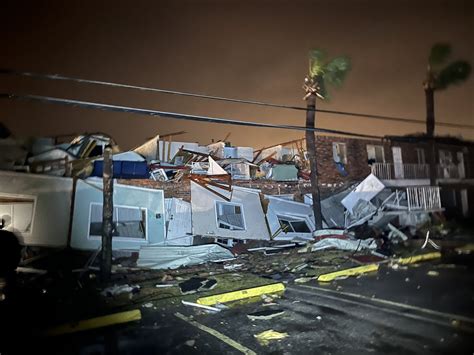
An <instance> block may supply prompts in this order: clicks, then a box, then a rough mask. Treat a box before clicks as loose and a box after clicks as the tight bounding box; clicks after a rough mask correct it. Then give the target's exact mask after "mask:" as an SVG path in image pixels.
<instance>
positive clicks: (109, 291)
mask: <svg viewBox="0 0 474 355" xmlns="http://www.w3.org/2000/svg"><path fill="white" fill-rule="evenodd" d="M138 292H140V286H139V285H131V286H130V285H128V284H125V285H114V286H112V287H107V288H106V289H104V290H103V291H102V292H101V293H100V294H101V295H102V296H106V297H115V296H118V295H120V294H122V293H129V294H130V295H133V294H136V293H138Z"/></svg>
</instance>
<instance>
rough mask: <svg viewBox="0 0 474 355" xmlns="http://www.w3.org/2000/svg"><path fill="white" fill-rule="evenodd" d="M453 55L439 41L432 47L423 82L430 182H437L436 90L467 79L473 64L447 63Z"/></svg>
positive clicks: (432, 183) (461, 61) (449, 49)
mask: <svg viewBox="0 0 474 355" xmlns="http://www.w3.org/2000/svg"><path fill="white" fill-rule="evenodd" d="M450 55H451V46H450V45H449V44H446V43H437V44H435V45H434V46H433V47H432V48H431V52H430V56H429V58H428V67H427V71H426V79H425V81H424V82H423V88H424V89H425V97H426V135H427V137H428V138H429V143H430V149H429V154H430V184H431V185H435V184H436V156H435V145H434V130H435V115H434V92H435V91H438V90H445V89H446V88H447V87H448V86H450V85H453V84H459V83H462V82H463V81H465V80H466V79H467V78H468V77H469V74H470V73H471V65H470V64H469V63H468V62H466V61H464V60H456V61H454V62H451V63H449V64H448V65H446V66H444V67H443V65H444V64H446V61H447V59H448V58H449V56H450Z"/></svg>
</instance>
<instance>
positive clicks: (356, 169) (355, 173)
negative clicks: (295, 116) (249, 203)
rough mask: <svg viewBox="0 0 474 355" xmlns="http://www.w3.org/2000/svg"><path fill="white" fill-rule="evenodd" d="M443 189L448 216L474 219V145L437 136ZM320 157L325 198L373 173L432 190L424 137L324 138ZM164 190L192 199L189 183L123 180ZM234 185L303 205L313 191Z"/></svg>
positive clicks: (302, 183)
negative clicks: (282, 196)
mask: <svg viewBox="0 0 474 355" xmlns="http://www.w3.org/2000/svg"><path fill="white" fill-rule="evenodd" d="M435 148H436V161H437V184H438V185H439V186H440V187H441V198H442V205H443V207H445V208H446V214H447V215H448V216H456V215H457V216H464V217H473V216H474V149H473V148H474V143H473V142H468V141H463V140H460V139H457V138H452V137H437V138H436V143H435ZM316 155H317V159H318V174H319V184H320V186H319V187H320V191H321V197H322V198H325V197H327V196H329V195H331V194H333V193H335V192H338V191H341V190H343V189H345V188H347V187H349V186H352V185H353V184H355V183H357V182H360V181H362V180H363V179H365V178H366V177H367V176H368V175H369V174H370V173H373V174H374V175H375V176H377V177H378V178H379V179H380V180H382V181H383V182H384V184H385V185H386V186H388V187H392V188H397V187H399V188H403V187H410V186H411V187H415V186H429V184H430V179H429V165H428V163H429V161H428V141H427V139H426V137H424V136H387V137H385V138H383V139H366V138H364V139H362V138H347V137H341V136H318V137H317V139H316ZM121 183H123V184H133V185H138V186H146V187H151V188H157V189H163V190H164V193H165V197H179V198H183V199H185V200H188V201H189V199H190V183H189V180H188V179H186V178H183V179H182V180H181V181H180V182H178V183H176V182H175V183H173V182H160V181H153V180H121ZM233 184H234V185H237V186H243V187H249V188H256V189H260V190H261V191H262V192H263V193H265V194H268V195H286V194H288V195H293V196H294V198H295V200H297V201H302V200H303V196H304V194H306V193H309V192H310V191H311V186H310V183H309V181H307V180H299V181H284V182H283V181H274V180H265V179H258V180H234V181H233Z"/></svg>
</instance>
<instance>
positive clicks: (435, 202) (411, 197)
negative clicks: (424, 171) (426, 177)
mask: <svg viewBox="0 0 474 355" xmlns="http://www.w3.org/2000/svg"><path fill="white" fill-rule="evenodd" d="M407 201H408V210H409V211H420V210H421V211H427V210H438V209H440V208H441V198H440V195H439V187H437V186H422V187H407Z"/></svg>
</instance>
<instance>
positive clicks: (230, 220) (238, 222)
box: [216, 202, 245, 230]
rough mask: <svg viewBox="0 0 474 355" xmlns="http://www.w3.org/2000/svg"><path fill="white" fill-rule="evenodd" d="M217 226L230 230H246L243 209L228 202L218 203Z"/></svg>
mask: <svg viewBox="0 0 474 355" xmlns="http://www.w3.org/2000/svg"><path fill="white" fill-rule="evenodd" d="M216 212H217V225H218V226H219V228H223V229H230V230H245V224H244V216H243V214H242V207H241V206H240V205H237V204H233V203H227V202H216Z"/></svg>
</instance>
